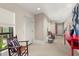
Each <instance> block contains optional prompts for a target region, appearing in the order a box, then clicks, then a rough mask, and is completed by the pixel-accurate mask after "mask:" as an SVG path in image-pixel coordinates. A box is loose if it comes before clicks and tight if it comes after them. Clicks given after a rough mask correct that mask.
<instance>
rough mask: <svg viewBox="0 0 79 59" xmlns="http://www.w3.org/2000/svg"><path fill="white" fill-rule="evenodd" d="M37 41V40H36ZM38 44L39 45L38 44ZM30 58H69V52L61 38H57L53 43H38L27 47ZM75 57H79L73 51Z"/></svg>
mask: <svg viewBox="0 0 79 59" xmlns="http://www.w3.org/2000/svg"><path fill="white" fill-rule="evenodd" d="M37 41H38V40H37ZM39 42H40V43H39ZM29 55H30V56H70V55H71V50H70V46H68V44H66V45H64V41H63V37H59V36H57V37H56V39H55V40H54V43H52V44H49V43H48V42H44V41H38V43H36V42H34V43H33V44H31V45H30V46H29ZM75 55H76V56H79V52H77V51H75Z"/></svg>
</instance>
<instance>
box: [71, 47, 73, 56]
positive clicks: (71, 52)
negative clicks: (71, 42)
mask: <svg viewBox="0 0 79 59" xmlns="http://www.w3.org/2000/svg"><path fill="white" fill-rule="evenodd" d="M71 56H74V49H73V48H71Z"/></svg>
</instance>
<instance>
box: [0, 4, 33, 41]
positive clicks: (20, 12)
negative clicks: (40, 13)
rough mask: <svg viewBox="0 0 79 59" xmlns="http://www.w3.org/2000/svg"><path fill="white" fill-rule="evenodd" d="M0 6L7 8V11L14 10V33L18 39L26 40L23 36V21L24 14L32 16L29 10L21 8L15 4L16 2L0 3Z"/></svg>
mask: <svg viewBox="0 0 79 59" xmlns="http://www.w3.org/2000/svg"><path fill="white" fill-rule="evenodd" d="M0 7H1V8H4V9H7V10H9V11H12V12H15V24H16V27H15V28H16V34H17V36H18V39H19V40H28V38H27V39H26V38H25V37H24V36H25V34H24V33H25V32H27V31H25V30H24V23H25V19H24V17H25V16H33V15H32V14H31V13H30V12H28V11H27V10H24V9H22V8H21V7H19V6H17V5H16V4H7V3H6V4H0Z"/></svg>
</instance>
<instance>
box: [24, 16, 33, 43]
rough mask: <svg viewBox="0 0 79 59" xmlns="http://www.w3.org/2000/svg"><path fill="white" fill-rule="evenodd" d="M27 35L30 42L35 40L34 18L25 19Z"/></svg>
mask: <svg viewBox="0 0 79 59" xmlns="http://www.w3.org/2000/svg"><path fill="white" fill-rule="evenodd" d="M25 34H26V35H25V36H26V40H29V44H31V43H32V42H33V39H34V19H33V18H29V17H26V19H25Z"/></svg>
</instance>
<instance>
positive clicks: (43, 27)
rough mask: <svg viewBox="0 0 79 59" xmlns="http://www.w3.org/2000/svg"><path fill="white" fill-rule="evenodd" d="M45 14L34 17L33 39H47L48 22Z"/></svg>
mask: <svg viewBox="0 0 79 59" xmlns="http://www.w3.org/2000/svg"><path fill="white" fill-rule="evenodd" d="M47 20H48V19H47V17H46V16H45V14H43V13H40V14H37V15H35V39H36V40H45V39H46V37H47V28H48V21H47Z"/></svg>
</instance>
